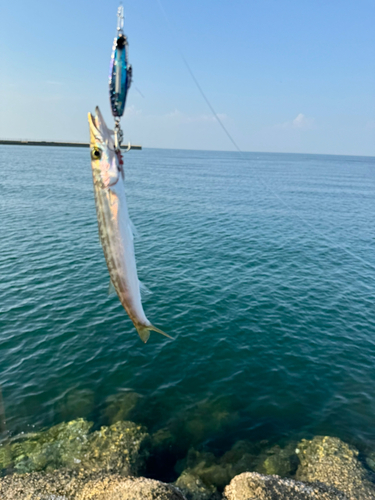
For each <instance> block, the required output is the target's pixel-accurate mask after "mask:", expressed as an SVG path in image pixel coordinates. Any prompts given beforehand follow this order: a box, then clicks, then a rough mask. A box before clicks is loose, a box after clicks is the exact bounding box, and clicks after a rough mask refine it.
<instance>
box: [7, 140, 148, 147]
mask: <svg viewBox="0 0 375 500" xmlns="http://www.w3.org/2000/svg"><path fill="white" fill-rule="evenodd" d="M0 145H8V146H57V147H65V148H88V147H89V146H90V144H88V143H86V142H55V141H10V140H3V139H0ZM121 147H122V149H127V148H128V145H127V144H126V145H125V144H124V145H122V146H121ZM130 149H142V146H137V145H135V144H131V145H130Z"/></svg>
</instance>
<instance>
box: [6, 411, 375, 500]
mask: <svg viewBox="0 0 375 500" xmlns="http://www.w3.org/2000/svg"><path fill="white" fill-rule="evenodd" d="M163 447H165V448H171V447H173V436H172V435H171V434H170V433H168V431H167V430H166V429H165V430H159V431H158V432H156V433H155V434H149V433H148V431H147V429H146V428H145V427H143V426H140V425H137V424H135V423H134V422H131V421H123V420H120V421H118V422H116V423H114V424H112V425H110V426H104V427H101V429H100V430H95V431H92V424H91V423H90V422H88V421H86V420H84V419H77V420H73V421H71V422H67V423H62V424H59V425H56V426H54V427H52V428H50V429H48V430H45V431H42V432H38V433H32V434H28V435H22V436H18V437H16V438H13V439H8V440H7V441H6V442H3V443H2V445H0V472H1V473H2V477H1V478H0V499H1V500H16V499H17V500H23V499H25V500H26V499H27V500H34V499H35V500H37V499H39V500H70V499H72V500H73V499H74V500H86V499H87V500H88V499H90V500H138V499H139V500H141V499H144V500H153V499H155V500H156V499H158V500H183V499H185V500H219V499H223V500H278V499H280V500H284V499H285V500H287V499H291V500H294V499H295V500H305V499H306V500H307V499H314V500H315V499H316V500H318V499H322V500H334V499H335V500H344V499H347V500H365V499H369V500H372V499H373V500H375V482H374V475H373V473H372V470H375V460H374V456H375V455H374V456H372V455H370V456H368V457H363V459H362V457H361V460H360V458H359V452H358V451H357V450H356V449H355V448H353V447H352V446H349V445H348V444H346V443H344V442H343V441H341V440H340V439H338V438H335V437H329V436H316V437H314V438H313V439H311V440H305V439H304V440H302V441H300V442H293V443H289V444H288V445H286V446H285V447H280V446H278V445H276V446H275V445H273V446H260V445H259V444H254V443H251V442H248V441H238V442H237V443H235V444H234V446H233V447H232V449H230V450H229V451H227V452H226V453H225V454H223V455H222V456H215V455H213V454H212V453H208V452H202V451H199V450H197V449H194V448H191V449H190V450H189V451H188V453H187V455H186V456H185V458H184V459H182V460H179V461H177V463H176V464H175V467H174V470H175V473H176V477H177V476H178V477H177V479H176V481H174V483H170V484H167V483H164V482H161V481H157V480H155V479H148V478H146V477H142V475H143V474H145V473H147V464H148V463H149V460H150V459H152V457H154V458H153V459H154V460H155V456H156V457H158V460H159V461H161V464H160V467H161V468H162V467H163V463H162V461H163Z"/></svg>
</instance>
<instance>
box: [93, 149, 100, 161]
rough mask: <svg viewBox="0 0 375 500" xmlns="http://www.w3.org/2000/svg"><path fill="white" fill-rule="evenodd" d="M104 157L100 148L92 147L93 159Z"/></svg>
mask: <svg viewBox="0 0 375 500" xmlns="http://www.w3.org/2000/svg"><path fill="white" fill-rule="evenodd" d="M101 157H102V151H101V149H99V148H92V150H91V158H92V159H93V160H100V158H101Z"/></svg>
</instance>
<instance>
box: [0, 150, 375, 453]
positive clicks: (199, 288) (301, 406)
mask: <svg viewBox="0 0 375 500" xmlns="http://www.w3.org/2000/svg"><path fill="white" fill-rule="evenodd" d="M125 160H126V181H127V195H128V203H129V211H130V214H131V217H132V219H133V222H134V224H135V226H136V227H137V229H138V232H139V237H138V238H137V239H136V255H137V262H138V271H139V276H140V279H141V280H142V281H143V282H144V283H145V284H146V285H147V287H148V288H149V289H150V290H151V291H152V292H153V293H152V294H149V295H147V297H146V298H145V301H144V308H145V311H146V314H147V316H148V318H149V319H150V320H151V321H152V322H153V323H154V324H155V325H156V326H159V327H160V328H162V329H163V330H165V331H166V332H168V333H169V334H171V335H173V336H174V337H175V340H174V341H171V340H169V339H167V338H164V337H162V336H160V335H158V334H156V333H152V335H151V338H150V341H149V342H148V343H147V344H146V345H144V344H143V343H142V342H141V341H140V339H139V338H138V335H137V333H136V330H135V329H134V327H133V325H132V323H131V322H130V320H129V319H128V317H127V316H126V314H125V311H124V310H123V308H122V306H121V305H120V303H119V301H118V299H117V297H116V296H108V295H107V290H108V273H107V269H106V265H105V261H104V257H103V252H102V249H101V247H100V244H99V239H98V232H97V223H96V214H95V206H94V198H93V188H92V180H91V167H90V158H89V152H88V150H85V149H78V148H77V149H74V148H51V147H45V148H43V147H26V146H18V147H17V146H14V147H13V146H3V147H1V149H0V174H1V175H0V185H1V197H0V216H1V239H0V276H1V280H0V385H1V387H2V391H3V397H4V406H5V411H6V417H7V428H8V430H10V431H11V432H13V433H18V432H21V431H29V430H32V429H39V428H41V427H43V426H50V425H53V424H55V423H59V422H61V421H64V420H69V419H73V418H76V417H78V416H84V417H86V418H89V419H92V420H93V421H94V422H95V425H96V426H99V425H101V424H106V423H107V420H108V418H109V417H108V406H109V404H110V402H111V401H112V402H113V401H122V400H124V401H128V400H131V401H132V402H133V403H132V404H131V405H130V406H131V408H130V410H129V412H130V413H129V414H127V415H128V416H129V418H131V419H133V420H135V421H137V422H141V423H143V424H145V425H147V427H148V428H149V430H150V431H151V432H156V431H157V430H159V429H164V430H165V429H167V430H169V431H170V432H172V433H174V434H175V436H177V438H176V439H177V440H179V442H180V451H179V452H178V453H180V455H181V456H183V455H184V454H185V453H186V450H187V448H188V447H189V446H190V445H191V444H193V445H194V446H196V447H199V446H202V447H206V448H207V449H211V450H213V451H214V452H217V453H219V452H223V451H225V450H226V449H228V448H229V447H230V446H231V445H232V444H233V443H234V442H235V441H237V440H239V439H250V440H257V441H259V440H262V439H268V440H270V441H271V442H272V441H275V442H276V441H277V442H279V441H281V440H283V439H284V440H285V439H298V438H301V437H310V436H311V435H314V434H329V435H334V436H338V437H340V438H342V439H344V440H346V441H348V442H352V443H354V444H356V446H359V447H360V449H362V450H363V449H365V448H366V447H373V446H374V445H375V431H374V423H375V391H374V383H375V307H374V288H375V240H374V235H375V217H374V211H375V204H374V202H375V158H365V157H339V156H315V155H287V154H264V153H263V154H262V153H251V154H250V153H249V154H246V155H245V159H241V158H240V157H239V156H238V155H237V154H235V153H225V152H201V151H200V152H198V151H176V150H151V149H148V150H143V151H141V152H138V151H131V152H130V153H128V154H127V156H126V157H125ZM127 398H128V399H127ZM134 401H136V404H135V403H134ZM120 406H121V405H120ZM172 462H173V460H172Z"/></svg>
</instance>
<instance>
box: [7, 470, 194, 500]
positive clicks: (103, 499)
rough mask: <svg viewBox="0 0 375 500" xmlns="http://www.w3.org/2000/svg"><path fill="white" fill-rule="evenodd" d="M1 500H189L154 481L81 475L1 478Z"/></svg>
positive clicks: (52, 474) (39, 474) (71, 473)
mask: <svg viewBox="0 0 375 500" xmlns="http://www.w3.org/2000/svg"><path fill="white" fill-rule="evenodd" d="M0 498H1V500H186V499H185V497H184V496H183V494H182V493H181V492H180V491H179V490H178V489H177V488H175V487H174V486H171V485H168V484H165V483H162V482H160V481H155V480H153V479H146V478H144V477H140V478H124V477H122V476H119V475H117V474H113V475H112V474H103V473H101V474H95V475H92V474H90V475H88V474H87V473H81V472H78V471H71V470H70V471H62V470H59V471H56V472H53V473H44V472H34V473H32V474H23V475H19V474H16V475H13V476H6V477H5V478H2V479H1V478H0Z"/></svg>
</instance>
